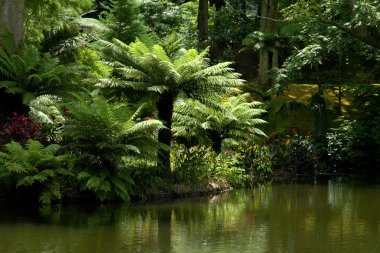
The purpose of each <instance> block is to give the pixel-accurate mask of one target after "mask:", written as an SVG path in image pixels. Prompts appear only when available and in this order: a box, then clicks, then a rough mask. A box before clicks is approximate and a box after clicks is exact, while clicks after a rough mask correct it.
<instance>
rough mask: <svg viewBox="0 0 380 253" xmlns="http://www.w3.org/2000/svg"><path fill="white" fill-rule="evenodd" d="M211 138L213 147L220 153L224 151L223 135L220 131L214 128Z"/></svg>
mask: <svg viewBox="0 0 380 253" xmlns="http://www.w3.org/2000/svg"><path fill="white" fill-rule="evenodd" d="M210 138H211V141H212V149H213V150H214V151H215V152H216V153H217V154H219V153H220V152H222V141H223V139H222V136H221V134H220V133H219V132H218V131H215V130H212V131H211V132H210Z"/></svg>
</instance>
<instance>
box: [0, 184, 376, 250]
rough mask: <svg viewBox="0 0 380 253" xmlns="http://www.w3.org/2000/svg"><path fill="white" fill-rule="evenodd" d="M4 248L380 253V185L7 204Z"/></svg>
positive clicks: (1, 219)
mask: <svg viewBox="0 0 380 253" xmlns="http://www.w3.org/2000/svg"><path fill="white" fill-rule="evenodd" d="M0 252H8V253H12V252H20V253H21V252H22V253H24V252H31V253H33V252H46V253H47V252H58V253H61V252H62V253H68V252H75V253H87V252H88V253H90V252H91V253H96V252H99V253H100V252H102V253H113V252H144V253H149V252H162V253H180V252H181V253H198V252H216V253H224V252H229V253H230V252H239V253H245V252H254V253H260V252H271V253H272V252H273V253H277V252H300V253H301V252H302V253H305V252H307V253H314V252H315V253H317V252H318V253H321V252H326V253H327V252H339V253H346V252H355V253H358V252H366V253H370V252H376V253H377V252H380V186H363V185H361V186H349V185H345V184H342V183H339V182H335V183H332V182H330V183H329V184H326V185H269V186H262V187H258V188H255V189H249V190H238V191H233V192H230V193H225V194H222V195H218V196H212V197H201V198H190V199H185V200H179V201H172V202H165V203H155V204H146V205H103V206H97V207H83V206H78V205H77V206H66V207H62V206H55V207H52V208H46V207H45V208H41V207H40V208H32V207H28V208H25V207H21V206H19V207H16V208H14V207H12V208H11V207H9V206H2V207H1V211H0Z"/></svg>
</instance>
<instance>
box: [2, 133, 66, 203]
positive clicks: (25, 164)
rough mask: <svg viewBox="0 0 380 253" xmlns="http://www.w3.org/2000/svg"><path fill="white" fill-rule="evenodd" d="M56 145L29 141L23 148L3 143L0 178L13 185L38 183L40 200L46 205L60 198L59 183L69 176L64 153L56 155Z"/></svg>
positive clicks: (28, 185) (23, 185)
mask: <svg viewBox="0 0 380 253" xmlns="http://www.w3.org/2000/svg"><path fill="white" fill-rule="evenodd" d="M59 149H60V146H59V145H50V146H46V147H45V146H44V145H42V144H41V143H40V142H38V141H34V140H29V141H27V143H26V145H25V147H23V146H21V145H20V144H19V143H17V142H11V143H8V144H6V145H5V151H4V152H0V164H1V166H0V180H1V181H4V182H5V181H6V182H9V181H12V182H14V183H15V186H16V187H31V186H38V187H39V189H40V198H39V200H40V202H41V203H44V204H49V203H51V202H52V201H55V200H59V199H61V197H62V191H61V185H62V181H63V180H64V178H65V177H67V176H71V172H70V167H69V164H70V163H68V160H69V157H68V156H67V155H57V151H58V150H59Z"/></svg>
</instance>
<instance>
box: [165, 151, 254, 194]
mask: <svg viewBox="0 0 380 253" xmlns="http://www.w3.org/2000/svg"><path fill="white" fill-rule="evenodd" d="M171 155H172V159H171V160H172V168H173V176H174V178H175V179H176V182H177V183H184V184H192V185H194V184H195V185H200V186H203V187H207V186H208V185H209V184H210V183H219V184H223V186H222V187H225V188H227V186H233V187H242V186H244V185H245V183H246V181H247V176H246V173H245V170H244V166H243V164H242V163H241V162H240V160H239V159H238V157H237V156H236V154H235V153H228V152H225V153H221V154H218V153H216V152H215V151H213V150H212V148H211V147H206V146H201V145H199V146H193V147H191V148H187V147H186V146H185V145H183V144H176V145H175V146H174V147H173V148H172V153H171Z"/></svg>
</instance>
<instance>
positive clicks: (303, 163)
mask: <svg viewBox="0 0 380 253" xmlns="http://www.w3.org/2000/svg"><path fill="white" fill-rule="evenodd" d="M266 145H268V147H269V150H270V153H271V157H272V170H273V171H276V170H277V171H284V172H287V173H289V174H290V175H294V174H296V175H297V174H300V175H304V176H313V175H314V173H315V167H316V164H317V159H318V154H317V152H316V150H315V148H314V145H313V143H312V138H311V135H310V133H306V134H305V135H302V134H299V133H298V132H297V130H296V129H294V128H293V129H292V130H291V131H289V132H287V133H281V134H277V135H276V134H272V135H271V136H270V138H269V139H268V141H267V143H266Z"/></svg>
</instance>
